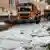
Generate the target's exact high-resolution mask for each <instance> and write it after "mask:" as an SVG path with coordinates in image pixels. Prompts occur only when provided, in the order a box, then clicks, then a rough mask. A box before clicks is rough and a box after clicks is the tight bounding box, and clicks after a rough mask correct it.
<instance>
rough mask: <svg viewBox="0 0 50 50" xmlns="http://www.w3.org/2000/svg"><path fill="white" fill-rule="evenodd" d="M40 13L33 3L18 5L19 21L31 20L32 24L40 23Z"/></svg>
mask: <svg viewBox="0 0 50 50" xmlns="http://www.w3.org/2000/svg"><path fill="white" fill-rule="evenodd" d="M40 17H41V16H40V11H39V10H38V9H37V7H36V6H35V5H34V4H32V3H20V4H19V5H18V19H19V20H27V22H28V21H29V20H30V21H31V22H36V23H39V22H40Z"/></svg>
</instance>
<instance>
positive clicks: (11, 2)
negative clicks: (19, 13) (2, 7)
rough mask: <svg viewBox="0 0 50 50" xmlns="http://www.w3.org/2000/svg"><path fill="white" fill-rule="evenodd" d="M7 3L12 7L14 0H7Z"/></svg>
mask: <svg viewBox="0 0 50 50" xmlns="http://www.w3.org/2000/svg"><path fill="white" fill-rule="evenodd" d="M9 3H10V7H11V8H12V7H13V4H14V0H9Z"/></svg>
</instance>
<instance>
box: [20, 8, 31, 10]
mask: <svg viewBox="0 0 50 50" xmlns="http://www.w3.org/2000/svg"><path fill="white" fill-rule="evenodd" d="M30 10H31V9H30V8H20V11H30Z"/></svg>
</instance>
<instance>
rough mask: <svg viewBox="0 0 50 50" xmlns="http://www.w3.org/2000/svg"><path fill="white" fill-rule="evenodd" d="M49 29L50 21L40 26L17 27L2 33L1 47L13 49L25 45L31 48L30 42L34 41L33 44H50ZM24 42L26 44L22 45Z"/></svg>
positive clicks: (21, 25) (0, 34) (0, 35)
mask: <svg viewBox="0 0 50 50" xmlns="http://www.w3.org/2000/svg"><path fill="white" fill-rule="evenodd" d="M48 27H50V21H48V22H40V23H39V24H34V23H32V24H20V25H15V26H13V27H12V28H9V29H8V30H5V31H2V32H0V47H4V48H7V49H11V48H18V47H20V46H22V47H23V46H25V45H26V46H30V45H28V42H29V41H30V40H32V44H38V45H43V44H44V43H45V44H47V43H49V42H50V34H49V33H48V32H47V31H46V29H47V28H48ZM21 32H23V34H21ZM31 35H33V37H32V36H31ZM34 35H35V36H34ZM22 41H24V44H21V42H22ZM40 43H42V44H40Z"/></svg>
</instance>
